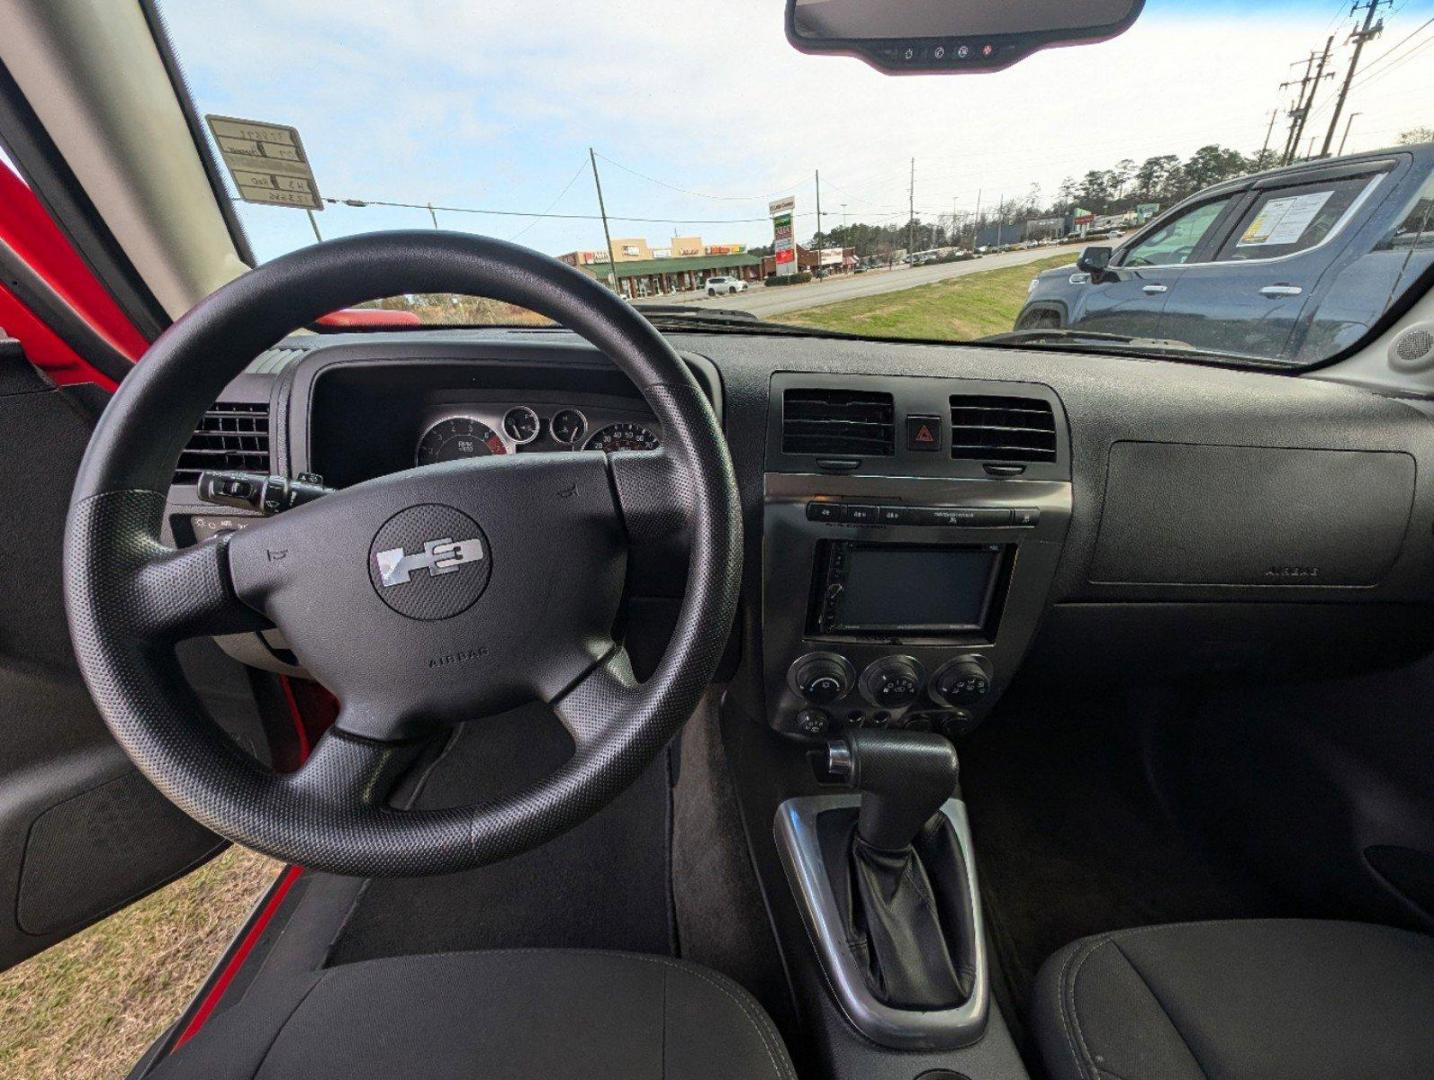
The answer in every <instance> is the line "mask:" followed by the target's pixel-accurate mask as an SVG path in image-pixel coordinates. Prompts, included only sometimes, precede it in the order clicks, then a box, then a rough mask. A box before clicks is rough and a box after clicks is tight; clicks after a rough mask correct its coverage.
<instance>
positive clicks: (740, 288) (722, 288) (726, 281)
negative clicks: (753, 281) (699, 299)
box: [702, 277, 747, 296]
mask: <svg viewBox="0 0 1434 1080" xmlns="http://www.w3.org/2000/svg"><path fill="white" fill-rule="evenodd" d="M702 287H703V288H704V289H706V290H707V295H708V296H716V295H717V294H718V293H729V294H730V293H739V292H746V291H747V283H746V282H745V281H743V280H742V279H741V278H734V277H710V278H708V279H707V283H706V284H705V285H703V286H702Z"/></svg>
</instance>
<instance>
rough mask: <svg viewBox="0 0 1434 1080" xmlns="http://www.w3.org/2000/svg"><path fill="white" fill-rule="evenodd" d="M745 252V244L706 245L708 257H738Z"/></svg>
mask: <svg viewBox="0 0 1434 1080" xmlns="http://www.w3.org/2000/svg"><path fill="white" fill-rule="evenodd" d="M746 250H747V245H746V244H708V245H707V252H706V253H707V254H708V255H740V254H742V252H744V251H746Z"/></svg>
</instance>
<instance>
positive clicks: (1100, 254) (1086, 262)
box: [1076, 247, 1112, 281]
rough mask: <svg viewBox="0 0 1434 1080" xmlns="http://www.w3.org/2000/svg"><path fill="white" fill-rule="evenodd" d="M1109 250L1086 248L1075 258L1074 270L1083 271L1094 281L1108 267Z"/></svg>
mask: <svg viewBox="0 0 1434 1080" xmlns="http://www.w3.org/2000/svg"><path fill="white" fill-rule="evenodd" d="M1111 250H1112V249H1110V248H1108V247H1088V248H1086V249H1085V250H1084V251H1082V252H1081V253H1080V255H1079V256H1078V257H1077V258H1076V269H1077V270H1084V271H1085V272H1086V273H1087V274H1089V275H1090V276H1091V279H1092V280H1094V281H1099V280H1100V278H1101V275H1102V274H1104V273H1105V271H1106V269H1107V268H1108V267H1109V266H1110V256H1111Z"/></svg>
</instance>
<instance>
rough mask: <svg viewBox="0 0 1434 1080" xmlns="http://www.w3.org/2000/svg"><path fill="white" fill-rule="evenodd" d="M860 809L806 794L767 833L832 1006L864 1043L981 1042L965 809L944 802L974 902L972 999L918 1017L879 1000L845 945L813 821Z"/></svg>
mask: <svg viewBox="0 0 1434 1080" xmlns="http://www.w3.org/2000/svg"><path fill="white" fill-rule="evenodd" d="M860 806H861V796H860V795H858V794H850V795H804V796H800V797H798V798H793V799H788V800H786V801H785V802H784V803H782V804H781V805H780V806H779V807H777V814H776V817H775V819H774V821H773V822H772V832H773V835H774V836H775V839H776V841H777V853H778V855H779V856H780V857H781V861H782V869H783V870H784V871H785V872H786V876H787V884H788V885H789V886H791V890H792V895H793V896H794V897H795V898H796V901H797V907H798V908H799V909H800V910H801V913H802V922H803V923H804V924H805V926H806V929H807V936H808V937H809V938H810V939H811V942H812V945H813V946H814V947H815V948H816V951H817V955H818V957H819V959H820V960H821V966H822V971H823V972H824V973H825V975H826V978H827V985H828V986H829V987H830V988H831V990H832V993H833V995H834V996H835V998H836V1001H837V1004H838V1005H839V1006H840V1007H841V1010H842V1012H844V1013H845V1014H846V1017H847V1019H848V1020H850V1021H851V1023H852V1024H853V1026H855V1027H856V1029H857V1030H858V1031H860V1032H861V1033H862V1034H863V1035H865V1036H866V1037H867V1038H869V1039H871V1040H872V1041H874V1042H877V1043H880V1044H881V1045H883V1046H889V1047H892V1048H894V1049H898V1050H951V1049H955V1048H956V1047H959V1046H966V1045H968V1044H969V1043H973V1042H975V1041H976V1040H977V1039H979V1038H981V1036H982V1035H983V1034H985V1031H986V1019H987V1015H988V1012H989V1010H990V1001H991V988H990V967H989V963H988V961H987V957H986V934H985V927H984V925H983V922H982V917H981V899H980V897H981V894H980V891H979V889H978V888H977V882H976V853H975V851H974V849H973V846H972V841H971V826H970V823H969V822H968V821H967V818H966V804H965V803H963V802H962V801H961V800H960V799H948V800H947V801H946V803H945V804H944V805H942V807H941V813H943V814H945V815H946V818H947V820H948V821H950V822H951V827H952V829H953V830H954V831H955V833H956V840H957V842H958V843H959V844H960V845H961V855H962V857H963V858H964V859H965V861H966V872H967V879H966V885H967V888H968V889H969V890H970V894H971V901H972V908H971V910H972V929H973V932H974V934H975V939H976V940H975V956H976V973H975V978H974V981H973V983H972V987H971V995H970V997H968V998H967V999H966V1001H965V1003H963V1004H962V1005H960V1006H959V1007H957V1008H954V1009H935V1010H931V1011H924V1012H918V1011H914V1010H909V1009H895V1008H892V1007H891V1006H890V1005H886V1004H884V1003H882V1002H880V1001H878V1000H877V999H876V998H875V996H873V994H872V992H871V990H870V989H869V988H868V986H867V983H866V976H865V975H864V974H863V972H862V970H861V965H860V964H859V962H858V961H857V959H856V957H855V956H854V955H853V954H852V952H851V950H850V949H849V948H847V947H846V931H845V927H844V920H843V918H842V915H841V912H840V911H839V909H838V906H837V900H836V896H835V894H834V893H833V892H832V887H831V881H830V879H829V878H828V877H827V870H826V866H825V865H824V862H823V858H822V850H821V841H820V839H819V838H818V835H817V818H818V817H819V816H820V815H821V814H823V813H826V812H827V811H829V810H845V809H853V808H857V807H860Z"/></svg>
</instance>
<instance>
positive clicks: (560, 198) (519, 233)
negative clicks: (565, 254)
mask: <svg viewBox="0 0 1434 1080" xmlns="http://www.w3.org/2000/svg"><path fill="white" fill-rule="evenodd" d="M587 167H588V165H587V162H586V161H585V162H583V163H582V164H581V165H579V166H578V171H577V172H575V173H573V178H572V179H571V180H569V181H568V182H567V183H566V184H564V185H563V190H562V191H560V192H558V197H557V198H556V199H554V200H553V201H552V202H550V203H548V207H547V209H546V210H544V211H543V213H544V214H546V213H548V212H549V211H551V210H552V209H553V207H555V206H557V205H558V203H560V202H562V201H563V196H564V195H566V194H567V193H568V192H569V191H570V190H572V186H573V185H574V184H576V183H577V182H578V177H579V176H581V175H582V174H583V172H584V170H586V169H587ZM432 209H433V208H432V207H431V206H430V207H429V210H430V212H431V211H432ZM540 220H541V218H540V217H538V216H536V215H535V216H534V217H533V220H532V221H530V222H528V224H526V225H524V226H523V227H522V228H521V229H519V230H518V231H517V232H515V233H514V234H513V235H512V236H510V237H508V241H509V242H510V243H511V242H512V241H514V240H516V239H518V237H520V236H522V235H523V234H524V233H525V232H527V231H528V230H529V229H531V228H532V227H533V226H534V225H536V224H537V223H538V222H539V221H540ZM437 221H438V219H437V218H434V222H435V224H434V228H437V227H438V226H437Z"/></svg>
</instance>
